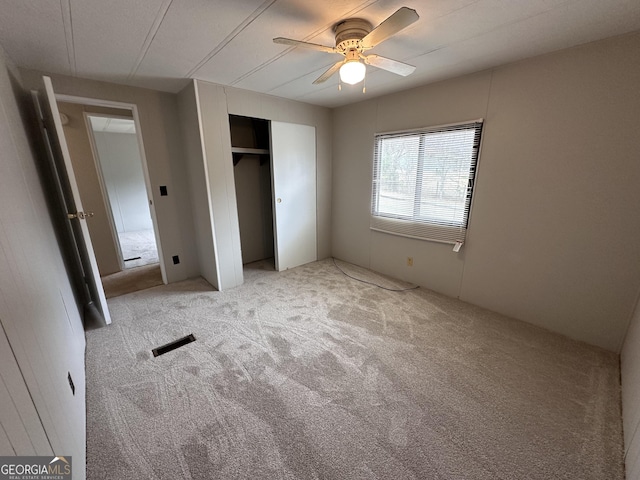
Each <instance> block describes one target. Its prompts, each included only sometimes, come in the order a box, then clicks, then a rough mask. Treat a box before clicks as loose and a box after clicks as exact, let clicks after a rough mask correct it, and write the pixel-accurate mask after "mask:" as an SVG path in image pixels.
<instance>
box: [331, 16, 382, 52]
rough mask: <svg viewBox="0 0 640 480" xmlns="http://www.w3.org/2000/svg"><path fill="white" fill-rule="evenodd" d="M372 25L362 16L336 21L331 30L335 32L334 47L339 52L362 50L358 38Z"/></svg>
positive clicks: (367, 31)
mask: <svg viewBox="0 0 640 480" xmlns="http://www.w3.org/2000/svg"><path fill="white" fill-rule="evenodd" d="M372 29H373V26H372V25H371V24H370V23H369V22H367V21H366V20H364V19H362V18H349V19H347V20H343V21H341V22H338V23H336V24H335V25H334V26H333V31H334V32H336V49H337V50H338V51H339V52H340V53H343V54H344V53H346V52H348V51H349V50H353V49H356V50H357V51H358V52H361V51H362V45H361V43H360V40H362V39H363V38H364V37H366V36H367V35H368V34H369V32H370V31H371V30H372Z"/></svg>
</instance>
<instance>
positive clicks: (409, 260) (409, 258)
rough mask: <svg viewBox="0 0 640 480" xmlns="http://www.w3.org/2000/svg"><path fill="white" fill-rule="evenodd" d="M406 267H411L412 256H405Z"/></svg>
mask: <svg viewBox="0 0 640 480" xmlns="http://www.w3.org/2000/svg"><path fill="white" fill-rule="evenodd" d="M407 267H413V257H407Z"/></svg>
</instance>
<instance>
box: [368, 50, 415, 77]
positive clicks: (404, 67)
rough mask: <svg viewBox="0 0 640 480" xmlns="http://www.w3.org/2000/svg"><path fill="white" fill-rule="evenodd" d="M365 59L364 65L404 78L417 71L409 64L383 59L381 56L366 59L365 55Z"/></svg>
mask: <svg viewBox="0 0 640 480" xmlns="http://www.w3.org/2000/svg"><path fill="white" fill-rule="evenodd" d="M363 57H364V63H366V64H368V65H373V66H374V67H378V68H381V69H382V70H386V71H387V72H391V73H395V74H397V75H402V76H403V77H406V76H407V75H411V74H412V73H413V72H414V71H415V69H416V67H414V66H413V65H409V64H408V63H402V62H399V61H397V60H391V59H390V58H386V57H381V56H380V55H367V56H366V57H365V56H364V55H363Z"/></svg>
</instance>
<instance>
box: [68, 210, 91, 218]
mask: <svg viewBox="0 0 640 480" xmlns="http://www.w3.org/2000/svg"><path fill="white" fill-rule="evenodd" d="M93 216H94V213H93V212H77V213H67V218H68V219H69V220H71V219H74V218H79V219H80V220H85V219H87V218H91V217H93Z"/></svg>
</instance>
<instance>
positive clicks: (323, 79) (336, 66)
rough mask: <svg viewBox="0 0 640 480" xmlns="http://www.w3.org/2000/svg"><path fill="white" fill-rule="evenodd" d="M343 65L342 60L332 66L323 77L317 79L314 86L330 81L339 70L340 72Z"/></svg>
mask: <svg viewBox="0 0 640 480" xmlns="http://www.w3.org/2000/svg"><path fill="white" fill-rule="evenodd" d="M343 63H344V60H340V61H339V62H336V63H334V64H333V65H331V66H330V67H329V70H327V71H326V72H324V73H323V74H322V75H320V76H319V77H318V78H316V80H315V81H314V82H313V84H314V85H317V84H319V83H323V82H326V81H327V80H329V77H331V76H332V75H333V74H334V73H336V72H337V71H338V70H340V67H341V66H342V64H343Z"/></svg>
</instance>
